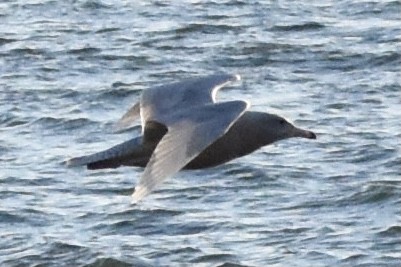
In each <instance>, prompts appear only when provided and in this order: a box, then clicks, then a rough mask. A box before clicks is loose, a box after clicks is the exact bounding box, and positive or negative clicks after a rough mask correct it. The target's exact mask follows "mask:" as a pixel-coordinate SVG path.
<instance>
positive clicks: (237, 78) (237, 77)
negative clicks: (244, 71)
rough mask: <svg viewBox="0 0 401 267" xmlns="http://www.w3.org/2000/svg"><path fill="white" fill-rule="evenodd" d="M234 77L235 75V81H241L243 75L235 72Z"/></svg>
mask: <svg viewBox="0 0 401 267" xmlns="http://www.w3.org/2000/svg"><path fill="white" fill-rule="evenodd" d="M233 77H234V81H241V75H239V74H234V75H233Z"/></svg>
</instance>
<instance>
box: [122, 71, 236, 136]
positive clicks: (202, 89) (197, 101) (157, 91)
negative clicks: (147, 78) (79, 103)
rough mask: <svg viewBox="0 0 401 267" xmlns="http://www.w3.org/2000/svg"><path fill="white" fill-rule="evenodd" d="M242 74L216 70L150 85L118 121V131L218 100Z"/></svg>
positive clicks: (159, 120) (161, 120)
mask: <svg viewBox="0 0 401 267" xmlns="http://www.w3.org/2000/svg"><path fill="white" fill-rule="evenodd" d="M240 79H241V78H240V76H239V75H229V74H216V75H209V76H205V77H200V78H192V79H187V80H184V81H181V82H176V83H171V84H167V85H162V86H158V87H154V88H149V89H147V90H145V91H143V93H142V95H141V100H140V101H139V102H138V103H136V104H135V105H134V106H132V107H131V108H130V109H129V110H128V111H127V112H126V113H125V114H124V115H123V116H122V117H121V119H120V120H119V121H118V122H117V123H116V124H115V126H114V128H115V131H116V132H120V131H123V130H125V129H127V128H129V127H132V126H133V124H134V122H135V121H136V120H137V119H138V118H139V117H141V123H142V127H144V126H145V124H146V122H147V121H158V122H160V123H164V120H163V119H161V117H163V118H165V117H166V114H167V115H168V114H172V113H175V112H176V110H183V109H187V108H191V107H194V106H198V105H204V104H207V103H213V102H215V95H216V93H217V91H218V90H219V89H220V88H221V87H223V86H225V85H226V84H227V83H230V82H233V81H237V80H240Z"/></svg>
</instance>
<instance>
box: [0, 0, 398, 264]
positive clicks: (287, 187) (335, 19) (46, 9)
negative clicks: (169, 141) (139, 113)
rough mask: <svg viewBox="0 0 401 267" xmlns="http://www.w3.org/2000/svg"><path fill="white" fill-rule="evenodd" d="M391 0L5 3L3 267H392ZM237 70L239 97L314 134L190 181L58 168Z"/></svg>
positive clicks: (0, 151) (0, 28) (0, 32)
mask: <svg viewBox="0 0 401 267" xmlns="http://www.w3.org/2000/svg"><path fill="white" fill-rule="evenodd" d="M400 29H401V3H400V2H399V1H392V0H389V1H356V0H354V1H352V0H342V1H172V2H164V1H153V2H150V1H149V2H148V1H117V0H108V1H106V0H105V1H99V0H77V1H46V0H30V1H22V0H20V1H2V2H1V3H0V165H1V171H0V266H225V267H227V266H400V262H401V153H400V147H401V124H400V115H401V112H400V104H401V97H400V92H401V85H400V84H401V79H400V73H401V72H400V71H401V70H400V66H401V65H400V64H401V51H400V41H401V30H400ZM218 71H225V72H228V73H239V74H241V75H242V77H243V82H242V83H237V84H236V86H232V87H230V88H228V89H227V90H225V91H222V92H220V94H219V97H220V99H238V98H245V99H248V100H250V101H251V102H252V104H253V109H256V110H264V111H270V112H275V113H278V114H281V115H284V116H285V117H287V118H288V119H290V120H293V121H294V122H295V124H297V125H298V126H301V127H304V128H308V129H311V130H314V131H315V132H316V133H317V134H318V140H317V141H316V142H313V141H309V140H288V141H283V142H281V143H278V144H276V145H273V146H270V147H265V148H263V149H261V150H259V151H257V152H255V153H253V154H252V155H249V156H247V157H244V158H242V159H239V160H236V161H233V162H231V163H229V164H226V165H223V166H221V167H217V168H214V169H208V170H203V171H186V172H181V173H180V174H179V175H177V176H176V177H175V178H174V179H171V180H170V181H168V182H166V183H164V184H163V186H162V188H160V190H158V191H157V192H155V193H153V194H152V195H150V196H149V197H148V198H147V199H146V200H145V201H144V202H143V203H142V204H141V205H139V206H133V205H130V194H131V192H132V189H133V187H134V185H135V182H136V181H137V178H138V177H139V175H140V173H141V171H142V170H141V169H139V168H138V169H136V168H122V169H117V170H106V171H94V172H90V171H87V170H85V169H83V168H74V169H69V168H66V167H65V166H63V165H62V164H61V162H62V161H63V160H65V159H67V158H68V157H70V156H77V155H82V154H86V153H92V152H95V151H98V150H102V149H105V148H108V147H109V146H111V145H114V144H117V143H120V142H122V141H125V140H127V139H129V138H130V137H131V136H133V135H135V134H136V132H135V131H134V132H127V133H123V134H113V133H112V131H111V125H112V124H113V123H114V122H115V121H116V120H117V119H118V118H119V116H121V115H122V114H123V113H124V112H125V111H126V109H127V108H128V107H129V106H130V105H131V104H133V102H134V100H135V99H136V98H137V96H138V94H139V92H140V91H141V90H142V89H145V88H147V87H150V86H153V85H156V84H161V83H165V82H169V81H172V80H177V79H181V78H187V77H192V76H193V75H200V74H205V73H214V72H218Z"/></svg>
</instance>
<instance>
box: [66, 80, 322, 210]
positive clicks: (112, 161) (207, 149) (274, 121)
mask: <svg viewBox="0 0 401 267" xmlns="http://www.w3.org/2000/svg"><path fill="white" fill-rule="evenodd" d="M237 80H240V76H239V75H228V74H217V75H209V76H204V77H197V78H192V79H187V80H184V81H180V82H176V83H171V84H167V85H162V86H158V87H154V88H150V89H147V90H144V91H143V92H142V94H141V96H140V100H139V101H138V102H137V103H136V104H135V105H134V106H132V108H130V109H129V110H128V111H127V113H125V114H124V116H123V117H122V118H121V119H120V120H119V121H118V123H117V126H118V128H119V129H124V128H128V127H130V126H132V125H133V124H134V123H135V121H136V120H137V119H139V118H140V120H141V126H142V134H141V135H140V136H138V137H135V138H133V139H131V140H128V141H126V142H124V143H122V144H119V145H116V146H114V147H112V148H110V149H107V150H104V151H101V152H98V153H94V154H91V155H87V156H82V157H76V158H72V159H70V160H68V161H67V165H69V166H80V165H86V166H87V168H88V169H91V170H93V169H103V168H118V167H120V166H138V167H145V169H144V171H143V173H142V176H141V177H140V179H139V182H138V183H137V185H136V187H135V191H134V193H133V194H132V197H133V201H134V202H138V201H140V200H141V199H142V198H144V197H145V196H147V195H148V194H149V193H151V192H152V190H154V189H155V188H156V187H158V186H159V185H160V184H161V183H162V182H163V181H164V180H165V179H166V178H168V177H171V176H173V175H174V174H175V173H177V172H178V171H180V170H181V169H202V168H208V167H213V166H217V165H220V164H223V163H225V162H228V161H230V160H232V159H235V158H238V157H242V156H245V155H247V154H250V153H252V152H253V151H255V150H257V149H258V148H260V147H263V146H266V145H269V144H272V143H274V142H276V141H279V140H283V139H287V138H292V137H303V138H308V139H316V135H315V133H313V132H312V131H308V130H304V129H301V128H298V127H295V126H294V125H293V124H291V123H290V122H288V121H287V120H285V119H284V118H282V117H280V116H278V115H275V114H269V113H265V112H257V111H249V110H248V109H249V107H250V104H249V102H247V101H243V100H234V101H226V102H216V93H217V91H218V90H219V89H220V88H222V87H223V86H225V85H226V84H228V83H230V82H233V81H237Z"/></svg>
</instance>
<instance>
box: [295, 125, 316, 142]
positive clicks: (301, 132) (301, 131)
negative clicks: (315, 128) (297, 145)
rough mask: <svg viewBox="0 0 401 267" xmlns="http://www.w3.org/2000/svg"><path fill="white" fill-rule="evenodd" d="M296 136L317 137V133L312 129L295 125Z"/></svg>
mask: <svg viewBox="0 0 401 267" xmlns="http://www.w3.org/2000/svg"><path fill="white" fill-rule="evenodd" d="M293 136H294V137H303V138H308V139H316V134H315V133H314V132H312V131H307V130H304V129H301V128H297V127H294V129H293Z"/></svg>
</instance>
